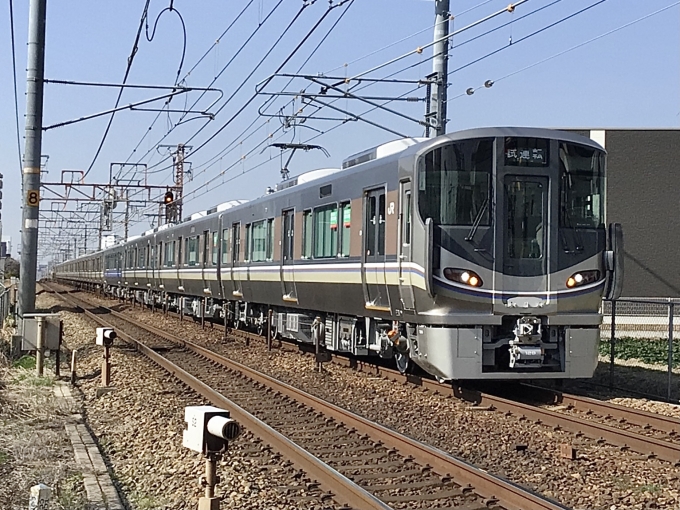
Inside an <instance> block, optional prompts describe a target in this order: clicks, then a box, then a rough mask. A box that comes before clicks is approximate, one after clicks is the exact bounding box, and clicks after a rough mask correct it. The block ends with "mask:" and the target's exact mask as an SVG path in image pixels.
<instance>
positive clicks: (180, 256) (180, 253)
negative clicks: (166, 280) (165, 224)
mask: <svg viewBox="0 0 680 510" xmlns="http://www.w3.org/2000/svg"><path fill="white" fill-rule="evenodd" d="M183 243H184V238H183V237H182V236H179V237H178V238H177V258H176V260H175V267H176V275H177V289H178V290H180V287H181V290H180V292H183V291H184V282H183V281H182V269H183V266H184V246H183Z"/></svg>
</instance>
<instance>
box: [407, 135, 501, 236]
mask: <svg viewBox="0 0 680 510" xmlns="http://www.w3.org/2000/svg"><path fill="white" fill-rule="evenodd" d="M493 142H494V140H493V138H487V139H476V140H465V141H461V142H453V143H450V144H447V145H444V146H442V147H438V148H436V149H434V150H432V151H430V152H429V153H427V154H425V155H424V156H423V157H421V158H420V160H419V161H418V195H419V197H418V198H419V200H418V204H419V205H418V207H419V212H420V216H421V217H422V219H423V220H425V219H427V218H432V221H433V222H434V223H435V225H462V226H472V225H478V226H479V225H481V226H488V225H489V224H490V215H489V210H490V204H489V202H490V199H489V197H490V189H491V174H492V168H493Z"/></svg>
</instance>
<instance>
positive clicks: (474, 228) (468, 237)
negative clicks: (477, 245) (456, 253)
mask: <svg viewBox="0 0 680 510" xmlns="http://www.w3.org/2000/svg"><path fill="white" fill-rule="evenodd" d="M488 203H489V197H486V199H485V200H484V203H483V204H482V207H480V208H479V212H478V213H477V216H476V217H475V221H474V222H472V228H471V229H470V232H468V235H466V236H465V240H466V241H470V242H472V239H473V238H474V237H475V234H476V233H477V229H478V228H479V224H480V223H481V222H482V218H483V217H484V212H485V211H486V206H487V205H488Z"/></svg>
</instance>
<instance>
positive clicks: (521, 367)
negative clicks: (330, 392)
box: [54, 128, 623, 380]
mask: <svg viewBox="0 0 680 510" xmlns="http://www.w3.org/2000/svg"><path fill="white" fill-rule="evenodd" d="M269 191H270V192H268V194H266V195H264V196H262V197H261V198H258V199H255V200H252V201H248V202H246V201H232V202H228V203H225V204H222V205H221V206H219V207H217V208H215V209H212V210H210V211H206V212H204V213H197V214H194V215H193V216H192V217H191V218H189V219H188V220H185V221H183V222H181V223H180V224H177V225H163V226H161V227H159V228H157V229H155V230H153V231H149V232H146V233H145V234H144V235H143V236H140V237H137V238H134V239H128V241H127V242H122V243H120V244H119V245H117V246H115V247H112V248H109V249H106V250H104V251H101V252H98V253H94V254H89V255H86V256H82V257H80V258H78V259H75V260H70V261H67V262H64V263H62V264H59V265H57V266H55V268H54V278H56V279H58V280H62V281H65V282H70V283H75V284H77V285H81V286H82V285H84V286H88V287H91V288H98V289H100V290H102V291H104V292H106V293H111V294H114V295H118V296H120V297H126V298H134V299H136V300H137V301H139V302H142V303H145V304H146V305H149V306H168V307H169V308H171V309H175V310H181V311H182V312H183V313H185V314H189V315H193V316H194V317H196V318H203V319H204V320H206V319H207V320H215V321H224V322H225V323H226V324H227V325H229V326H231V327H235V328H241V327H249V328H254V329H257V330H260V331H262V330H264V329H265V328H266V327H267V318H268V311H269V310H273V320H272V327H273V328H274V330H275V332H276V334H277V335H279V336H281V337H286V338H290V339H294V340H297V341H299V342H308V343H319V344H320V345H321V346H325V348H326V349H327V350H329V351H337V352H344V353H350V354H352V355H355V356H369V355H378V356H381V357H384V358H390V357H391V358H394V360H395V361H396V365H397V367H398V368H399V369H400V370H402V371H407V370H409V369H410V367H411V366H412V365H411V364H412V363H414V362H415V363H416V364H417V365H418V366H420V367H421V368H422V369H424V370H425V371H427V372H428V373H430V374H432V375H434V376H435V377H437V378H438V379H440V380H462V379H548V378H556V379H557V378H579V377H582V378H585V377H591V376H592V374H593V371H594V369H595V367H596V365H597V351H598V342H599V338H600V330H599V326H600V323H601V320H602V316H601V314H600V311H599V310H600V305H601V299H602V298H603V297H605V298H616V297H618V295H619V294H620V291H621V286H622V278H623V260H622V254H623V244H622V243H623V239H622V233H621V228H620V226H619V225H618V224H612V225H610V226H609V228H606V227H605V152H604V150H603V149H602V147H600V146H599V145H598V144H597V143H595V142H593V141H592V140H590V139H587V138H584V137H581V136H578V135H575V134H570V133H565V132H559V131H552V130H545V129H533V128H485V129H474V130H468V131H462V132H458V133H453V134H448V135H444V136H440V137H437V138H433V139H404V140H396V141H394V142H390V143H387V144H385V145H382V146H380V147H377V148H374V149H371V150H368V151H365V152H362V153H359V154H356V155H354V156H351V157H350V158H348V159H346V160H345V161H344V162H343V164H342V168H341V169H323V170H316V171H313V172H310V173H308V174H303V175H301V176H299V177H297V178H293V179H290V180H286V181H283V182H282V183H280V184H279V185H278V186H277V187H276V189H275V190H273V191H272V190H269Z"/></svg>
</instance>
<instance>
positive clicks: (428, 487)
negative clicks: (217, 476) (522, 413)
mask: <svg viewBox="0 0 680 510" xmlns="http://www.w3.org/2000/svg"><path fill="white" fill-rule="evenodd" d="M47 287H48V288H50V286H49V285H48V286H47ZM50 290H52V291H53V292H55V293H56V294H57V295H59V296H60V297H61V298H62V299H63V300H64V301H66V302H69V303H70V304H71V305H75V306H78V307H79V308H81V309H83V310H84V312H85V313H86V314H87V316H88V317H90V318H91V319H92V320H94V321H95V322H97V323H99V324H101V325H107V326H113V327H116V328H117V331H118V334H119V337H120V338H122V339H123V340H125V341H127V342H129V343H132V344H134V345H135V346H136V348H137V349H138V350H139V351H140V352H142V353H143V354H145V355H146V356H148V357H149V358H151V359H152V360H153V361H154V362H155V363H157V364H158V365H160V366H161V367H163V368H165V369H166V370H168V371H169V372H170V373H172V374H173V375H174V376H175V377H177V378H178V379H179V380H181V381H182V382H183V383H184V384H186V385H188V386H189V387H191V388H192V389H194V390H195V391H197V392H198V393H200V394H201V395H203V396H204V397H205V398H207V399H208V400H210V401H211V402H212V403H213V404H214V405H218V406H220V407H224V408H226V409H229V410H230V411H231V413H232V416H233V417H234V418H235V419H236V420H238V421H239V422H240V423H241V424H242V425H244V426H245V427H246V428H247V429H249V430H250V431H251V432H253V433H254V434H255V435H256V436H258V437H260V438H261V439H262V440H263V441H265V442H266V443H267V444H269V445H270V446H271V447H272V448H273V449H274V450H277V451H279V452H280V453H281V454H282V455H284V456H285V457H286V458H288V459H290V461H291V462H293V463H294V464H295V465H296V467H298V468H299V469H301V470H302V471H304V472H305V473H307V474H309V475H310V476H312V477H313V478H315V479H316V480H317V482H318V485H319V488H321V489H322V490H324V491H326V492H327V494H328V497H329V498H331V497H332V498H333V500H335V501H336V502H338V503H340V504H344V505H348V506H349V507H351V508H361V509H373V508H376V509H378V508H380V509H388V508H395V509H397V508H399V509H402V508H403V509H406V508H428V507H431V506H433V505H436V506H437V507H438V508H450V509H453V508H465V509H468V510H472V509H485V508H507V509H526V510H534V509H546V510H548V509H550V510H557V509H564V508H565V507H563V506H561V505H559V504H558V503H555V502H553V501H551V500H547V499H545V498H543V497H541V496H539V495H537V494H535V493H533V492H530V491H527V490H525V489H523V488H521V487H519V486H517V485H515V484H512V483H510V482H508V481H506V480H503V479H501V478H498V477H495V476H493V475H490V474H488V473H486V472H485V471H483V470H480V469H478V468H476V467H474V466H472V465H470V464H468V463H466V462H463V461H461V460H459V459H456V458H454V457H452V456H450V455H448V454H446V453H445V452H442V451H440V450H437V449H435V448H432V447H430V446H427V445H424V444H422V443H420V442H417V441H414V440H412V439H410V438H408V437H406V436H404V435H401V434H399V433H397V432H395V431H393V430H391V429H388V428H386V427H383V426H381V425H379V424H376V423H373V422H371V421H369V420H366V419H364V418H362V417H360V416H358V415H355V414H353V413H351V412H349V411H346V410H344V409H342V408H339V407H337V406H334V405H332V404H329V403H327V402H324V401H323V400H321V399H319V398H317V397H314V396H312V395H309V394H307V393H304V392H302V391H300V390H298V389H296V388H294V387H292V386H289V385H287V384H285V383H281V382H280V381H276V380H275V379H273V378H271V377H269V376H267V375H264V374H261V373H259V372H257V371H255V370H253V369H251V368H249V367H246V366H244V365H241V364H239V363H236V362H234V361H232V360H229V359H227V358H225V357H223V356H220V355H219V354H217V353H215V352H212V351H211V350H209V349H207V348H205V347H202V346H200V345H197V344H195V343H193V342H189V341H187V340H184V339H180V338H177V337H175V336H174V335H171V334H169V333H168V332H166V331H162V330H159V329H157V328H154V327H151V326H147V325H144V324H140V323H138V322H133V321H132V319H130V318H128V317H126V316H125V315H123V314H121V313H118V312H115V311H113V310H111V309H108V308H104V307H100V306H96V305H92V304H90V303H87V302H84V301H82V300H80V299H76V298H75V297H74V296H73V295H63V294H60V293H59V291H58V290H55V289H53V288H51V289H50ZM89 308H95V310H89ZM147 344H151V346H149V345H147ZM216 368H218V369H217V370H216ZM197 374H200V376H197ZM312 485H315V484H312Z"/></svg>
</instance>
